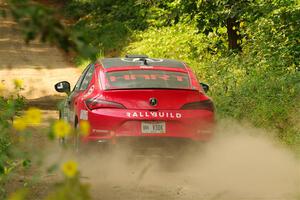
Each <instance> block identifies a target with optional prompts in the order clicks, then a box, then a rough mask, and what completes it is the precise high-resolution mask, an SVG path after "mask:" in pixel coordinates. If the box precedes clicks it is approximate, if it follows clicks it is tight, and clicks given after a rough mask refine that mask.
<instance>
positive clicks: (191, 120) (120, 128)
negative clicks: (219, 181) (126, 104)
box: [83, 109, 214, 142]
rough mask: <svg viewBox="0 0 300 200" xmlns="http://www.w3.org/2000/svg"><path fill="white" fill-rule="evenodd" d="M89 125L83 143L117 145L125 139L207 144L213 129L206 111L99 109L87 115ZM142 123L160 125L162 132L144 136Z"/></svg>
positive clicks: (212, 116) (210, 114)
mask: <svg viewBox="0 0 300 200" xmlns="http://www.w3.org/2000/svg"><path fill="white" fill-rule="evenodd" d="M154 113H156V115H154ZM88 121H89V122H90V125H91V132H90V134H89V135H88V136H87V137H85V138H83V141H101V140H103V141H105V140H111V141H114V142H117V141H118V140H124V138H166V139H167V138H169V139H170V138H178V139H188V140H198V141H208V140H210V139H211V137H212V135H213V129H214V113H213V112H210V111H207V110H183V111H182V110H180V111H176V110H163V111H147V110H142V111H141V110H126V109H98V110H93V111H88ZM142 122H163V123H165V132H164V133H143V131H142Z"/></svg>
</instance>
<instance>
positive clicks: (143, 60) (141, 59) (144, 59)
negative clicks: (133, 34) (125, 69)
mask: <svg viewBox="0 0 300 200" xmlns="http://www.w3.org/2000/svg"><path fill="white" fill-rule="evenodd" d="M140 61H142V62H143V63H144V65H148V63H147V59H146V58H140Z"/></svg>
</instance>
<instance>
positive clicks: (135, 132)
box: [55, 55, 214, 142]
mask: <svg viewBox="0 0 300 200" xmlns="http://www.w3.org/2000/svg"><path fill="white" fill-rule="evenodd" d="M55 89H56V90H57V91H58V92H65V93H67V94H68V98H67V99H66V100H65V101H64V104H63V108H62V109H61V110H60V117H61V118H62V119H65V120H67V121H69V122H70V123H71V124H73V125H74V127H77V126H78V124H79V122H80V121H81V120H87V121H88V122H89V123H90V126H91V129H90V134H89V135H88V136H85V137H84V138H82V141H88V142H90V141H97V142H102V141H108V142H109V141H114V142H118V140H122V139H124V138H143V139H148V138H150V139H151V138H156V139H157V138H159V139H163V138H164V139H174V138H177V139H180V140H184V139H187V140H192V141H207V140H209V139H210V138H211V136H212V132H213V125H214V105H213V102H212V100H211V99H210V98H209V97H208V96H207V95H206V94H205V92H206V91H207V90H208V85H206V84H203V83H199V82H198V81H197V78H196V76H195V75H194V73H193V72H192V71H191V69H190V68H189V67H188V66H187V65H186V64H185V63H183V62H180V61H176V60H171V59H155V58H148V57H147V56H143V55H128V56H126V57H125V58H105V59H102V60H99V61H97V62H95V63H91V64H90V65H88V66H87V67H86V69H85V70H84V71H83V73H82V75H81V77H80V78H79V80H78V81H77V83H76V85H75V87H74V89H73V90H72V91H71V90H70V84H69V83H68V82H67V81H62V82H59V83H57V84H56V85H55Z"/></svg>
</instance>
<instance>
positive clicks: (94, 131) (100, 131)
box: [92, 129, 109, 133]
mask: <svg viewBox="0 0 300 200" xmlns="http://www.w3.org/2000/svg"><path fill="white" fill-rule="evenodd" d="M92 132H93V133H108V132H109V130H100V129H93V130H92Z"/></svg>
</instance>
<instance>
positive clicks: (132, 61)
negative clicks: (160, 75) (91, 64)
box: [99, 57, 186, 69]
mask: <svg viewBox="0 0 300 200" xmlns="http://www.w3.org/2000/svg"><path fill="white" fill-rule="evenodd" d="M99 62H100V63H101V65H102V66H103V68H105V69H109V68H122V67H140V66H153V67H155V66H159V67H167V68H178V69H186V66H185V64H184V63H183V62H180V61H177V60H172V59H160V58H148V57H126V58H104V59H101V60H99Z"/></svg>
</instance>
